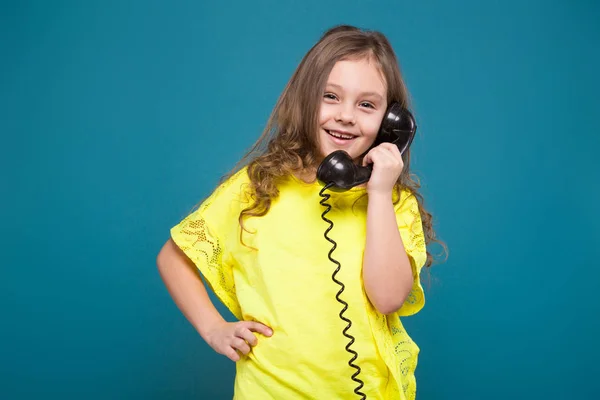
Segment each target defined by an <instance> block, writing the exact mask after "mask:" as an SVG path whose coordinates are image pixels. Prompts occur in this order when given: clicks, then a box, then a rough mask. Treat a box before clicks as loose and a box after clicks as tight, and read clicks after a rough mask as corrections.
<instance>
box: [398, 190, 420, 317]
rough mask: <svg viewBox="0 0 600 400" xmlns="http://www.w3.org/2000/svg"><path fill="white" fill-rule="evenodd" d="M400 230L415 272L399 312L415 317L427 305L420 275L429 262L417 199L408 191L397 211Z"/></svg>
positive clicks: (401, 314) (404, 193) (404, 194)
mask: <svg viewBox="0 0 600 400" xmlns="http://www.w3.org/2000/svg"><path fill="white" fill-rule="evenodd" d="M396 218H397V220H398V229H399V230H400V236H401V237H402V242H403V244H404V249H405V250H406V254H407V255H408V258H409V260H410V265H411V268H412V272H413V286H412V289H411V291H410V293H409V295H408V297H407V298H406V300H405V301H404V304H403V305H402V307H401V308H400V310H399V311H398V314H399V315H400V316H408V315H413V314H416V313H417V312H419V311H420V310H421V309H422V308H423V306H424V305H425V292H424V290H423V287H422V286H421V280H420V273H421V269H422V268H423V265H425V262H426V261H427V250H426V247H425V236H424V234H423V224H422V222H421V214H420V213H419V206H418V204H417V201H416V198H415V197H414V196H413V195H412V194H411V193H410V192H408V191H405V192H403V196H402V199H401V200H400V203H399V205H398V207H397V210H396Z"/></svg>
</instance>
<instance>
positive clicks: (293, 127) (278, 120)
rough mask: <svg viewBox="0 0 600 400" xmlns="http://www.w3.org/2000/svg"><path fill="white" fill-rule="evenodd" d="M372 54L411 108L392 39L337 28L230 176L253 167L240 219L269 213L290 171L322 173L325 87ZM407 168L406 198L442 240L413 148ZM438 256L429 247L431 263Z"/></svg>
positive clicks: (392, 94) (402, 181)
mask: <svg viewBox="0 0 600 400" xmlns="http://www.w3.org/2000/svg"><path fill="white" fill-rule="evenodd" d="M362 58H370V59H372V60H374V61H376V63H377V64H378V66H379V68H380V70H381V73H382V74H383V76H384V77H385V81H386V84H387V101H388V104H390V103H391V102H393V101H395V102H399V103H400V104H401V105H402V106H404V107H406V108H409V106H410V104H409V103H410V102H409V95H408V91H407V89H406V85H405V84H404V81H403V80H402V76H401V74H400V69H399V65H398V61H397V59H396V55H395V53H394V50H393V49H392V46H391V45H390V43H389V41H388V40H387V38H386V37H385V36H384V35H383V34H381V33H380V32H376V31H365V30H361V29H358V28H356V27H353V26H348V25H340V26H336V27H334V28H332V29H330V30H328V31H327V32H325V34H324V35H323V36H322V37H321V39H320V40H319V41H318V42H317V43H316V44H315V45H314V46H313V47H312V48H311V49H310V50H309V51H308V53H307V54H306V55H305V56H304V58H303V59H302V61H301V62H300V65H299V66H298V67H297V69H296V71H295V72H294V74H293V75H292V77H291V79H290V80H289V82H288V83H287V85H286V86H285V88H284V90H283V93H282V94H281V96H280V97H279V99H278V100H277V103H276V104H275V107H274V109H273V111H272V113H271V116H270V117H269V120H268V121H267V125H266V127H265V129H264V131H263V133H262V135H261V136H260V138H259V139H258V140H257V141H256V143H254V145H253V146H252V147H251V149H250V150H249V151H248V152H247V153H246V154H245V155H244V157H243V158H242V159H241V160H240V162H239V163H238V164H237V165H236V167H235V168H234V169H233V171H231V172H230V173H229V174H228V175H227V176H225V177H224V178H223V179H224V180H225V179H227V178H228V177H230V176H231V175H233V174H234V173H235V172H237V171H239V170H240V169H241V168H243V167H244V166H247V167H248V170H247V171H248V176H249V179H250V189H251V198H252V200H253V203H252V204H251V205H250V206H249V207H247V208H246V209H244V210H243V211H242V212H241V213H240V216H239V222H240V225H241V226H242V228H244V224H243V220H244V218H247V217H260V216H263V215H265V214H266V213H267V212H268V211H269V209H270V207H271V201H272V200H273V199H275V198H276V197H277V196H278V195H279V191H278V188H277V182H278V181H279V180H280V179H282V178H284V177H286V176H289V175H290V174H306V173H307V172H308V173H309V174H311V173H313V175H314V171H316V168H317V166H318V164H319V162H320V161H321V159H322V155H320V152H319V148H318V135H317V134H318V117H319V109H320V102H321V98H322V97H323V90H324V88H325V85H326V83H327V79H328V77H329V73H330V72H331V70H332V68H333V66H334V65H335V63H336V62H338V61H340V60H347V59H355V60H356V59H362ZM403 161H404V168H403V171H402V173H401V175H400V177H399V178H398V182H397V183H398V184H397V185H396V191H397V195H398V196H396V198H397V199H399V198H400V196H399V195H400V191H401V189H402V188H406V189H409V190H410V192H411V193H412V194H413V195H414V196H415V198H416V199H417V202H418V205H419V211H420V214H421V220H422V224H423V231H424V235H425V243H426V245H427V244H429V243H432V242H437V243H439V244H441V245H442V246H443V247H444V250H445V249H446V247H445V244H444V243H442V242H441V241H439V240H437V239H436V234H435V231H434V229H433V223H432V216H431V214H430V213H429V212H427V211H426V209H425V207H424V200H423V197H422V195H421V194H419V193H418V189H419V188H420V184H419V182H418V178H416V176H414V175H413V174H411V173H410V171H409V170H410V166H409V165H410V149H407V150H406V151H405V152H404V154H403ZM432 262H433V256H432V254H431V253H430V251H429V249H428V250H427V261H426V264H425V266H430V265H431V264H432Z"/></svg>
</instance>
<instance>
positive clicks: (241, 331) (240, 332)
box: [235, 325, 258, 346]
mask: <svg viewBox="0 0 600 400" xmlns="http://www.w3.org/2000/svg"><path fill="white" fill-rule="evenodd" d="M235 335H236V336H237V337H238V338H241V339H244V340H245V341H246V342H248V343H250V345H252V346H256V345H257V344H258V339H257V338H256V336H254V334H252V332H250V330H249V329H248V328H246V327H244V326H241V325H240V326H239V327H238V328H237V329H236V332H235Z"/></svg>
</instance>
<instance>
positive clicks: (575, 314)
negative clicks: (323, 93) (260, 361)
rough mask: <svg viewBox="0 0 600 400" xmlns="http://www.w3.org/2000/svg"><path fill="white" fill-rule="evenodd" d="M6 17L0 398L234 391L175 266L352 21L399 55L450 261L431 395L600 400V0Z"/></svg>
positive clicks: (14, 10)
mask: <svg viewBox="0 0 600 400" xmlns="http://www.w3.org/2000/svg"><path fill="white" fill-rule="evenodd" d="M0 10H1V13H0V14H1V15H0V32H1V40H0V46H1V48H0V49H1V55H0V57H1V59H2V62H1V63H0V117H1V118H0V124H1V125H0V131H1V134H2V145H1V154H0V155H1V157H0V166H1V176H2V185H1V188H2V196H1V198H0V201H1V203H2V204H1V207H0V217H1V218H2V228H3V229H2V232H3V235H2V241H1V242H2V244H1V247H2V255H1V263H2V268H1V269H0V274H1V275H0V298H1V300H2V301H1V307H2V308H1V312H2V324H1V329H0V359H1V363H0V397H2V398H4V399H39V398H42V397H43V398H49V399H50V398H52V399H53V398H62V399H229V398H231V396H232V394H233V386H232V385H233V377H234V369H235V365H234V364H233V363H232V362H230V361H229V360H228V359H226V358H224V357H223V356H220V355H218V354H216V353H214V352H213V351H212V350H211V349H210V348H209V347H208V346H207V345H206V344H205V343H204V342H203V341H202V339H201V338H200V337H199V336H198V335H197V334H196V332H195V331H194V330H193V329H192V328H191V326H190V325H189V324H188V323H187V321H186V320H185V319H184V317H183V316H182V314H181V313H180V312H179V311H178V309H177V308H176V306H175V305H174V303H173V301H172V300H171V298H170V297H169V295H168V293H167V291H166V289H165V287H164V285H163V283H162V281H161V280H160V277H159V275H158V272H157V268H156V255H157V253H158V251H159V250H160V248H161V246H162V244H163V243H164V242H165V241H166V240H167V238H168V232H169V228H170V227H171V226H172V225H174V224H176V223H177V222H178V221H179V220H180V219H181V218H183V217H184V216H185V214H186V213H187V212H188V211H189V210H190V209H191V208H192V207H193V206H194V205H195V204H196V203H197V202H198V201H200V200H201V199H202V198H203V197H204V196H206V195H207V194H209V193H210V191H211V190H212V189H213V187H214V185H215V184H216V183H217V182H218V180H219V178H220V177H221V176H222V175H223V174H224V173H226V172H227V171H228V170H229V168H230V167H232V166H233V164H234V163H235V162H236V160H237V159H238V158H239V157H240V156H241V155H242V154H243V153H244V151H245V150H246V149H247V148H248V147H249V146H250V145H251V144H252V143H253V141H254V140H255V139H256V138H257V137H258V135H259V134H260V132H261V130H262V128H263V127H264V124H265V121H266V119H267V118H268V115H269V113H270V112H271V109H272V107H273V105H274V103H275V101H276V99H277V97H278V96H279V94H280V92H281V90H282V89H283V87H284V85H285V84H286V82H287V80H288V79H289V77H290V76H291V74H292V72H293V71H294V69H295V68H296V66H297V64H298V63H299V61H300V60H301V58H302V56H303V55H304V53H305V52H306V51H308V49H309V48H310V47H311V46H312V45H313V43H314V42H316V41H317V40H318V38H319V36H320V35H321V34H322V33H323V32H324V30H326V29H327V28H329V27H331V26H333V25H336V24H340V23H348V24H355V25H358V26H360V27H364V28H372V29H377V30H381V31H382V32H384V33H385V34H386V35H388V37H389V39H390V40H391V42H392V44H393V46H394V48H395V50H396V52H397V54H398V57H399V59H400V61H401V65H402V71H403V73H404V76H405V79H406V82H407V84H408V87H409V90H410V92H411V94H412V97H413V103H414V113H415V116H416V117H417V120H418V123H419V131H418V135H417V137H416V139H415V141H414V146H413V165H412V168H413V170H414V172H415V173H417V174H418V175H419V177H420V178H421V182H422V184H423V194H424V195H425V197H426V201H427V203H426V204H427V206H428V208H429V209H430V210H431V211H432V212H433V214H434V217H435V224H436V228H437V230H438V234H439V236H440V237H441V238H442V239H443V240H445V241H446V242H447V244H448V246H449V249H450V253H449V258H448V260H447V262H445V263H443V264H439V265H435V266H434V267H433V268H431V269H430V274H429V277H428V276H427V275H425V277H424V280H425V285H426V287H427V304H426V307H425V308H424V309H423V311H422V312H421V313H419V314H417V315H416V316H414V317H410V318H406V320H405V324H406V325H407V327H408V329H409V332H410V334H411V336H412V337H413V338H414V340H415V341H416V342H417V343H418V344H419V346H420V348H421V354H420V362H419V367H418V370H417V379H418V388H419V389H418V398H419V399H422V400H428V399H435V400H442V399H448V400H454V399H489V400H492V399H546V398H553V399H598V398H600V389H599V386H598V373H599V372H600V367H599V366H598V365H599V364H598V359H600V349H599V346H598V338H600V327H599V326H598V316H599V315H600V301H599V300H598V294H599V293H600V284H599V282H600V272H599V261H598V254H599V251H598V250H599V247H600V235H599V232H600V216H599V214H600V213H599V212H598V207H599V205H600V185H599V182H600V179H599V178H600V177H599V172H600V165H599V162H598V161H597V159H596V153H597V152H598V148H599V147H600V139H599V134H600V129H599V128H600V124H599V123H598V119H597V118H598V115H599V112H598V110H599V109H600V102H599V96H598V94H599V92H600V85H599V78H598V71H600V55H599V54H600V52H599V50H598V49H599V48H600V24H599V23H598V21H600V6H599V5H598V3H597V2H593V1H584V0H581V1H551V2H547V1H539V0H537V1H529V2H521V1H516V0H507V1H503V2H499V1H493V2H480V1H474V0H468V1H458V2H414V1H411V2H409V1H381V2H376V1H360V2H348V1H332V2H321V1H302V2H300V1H297V2H275V1H272V2H265V1H253V2H243V1H230V2H193V1H173V2H166V1H165V2H159V1H102V2H91V1H90V2H84V1H72V2H68V1H55V2H46V1H21V2H12V3H9V2H2V6H1V8H0ZM432 250H433V251H438V250H439V248H433V249H432ZM219 310H221V311H222V312H223V313H225V316H226V317H227V318H232V316H231V315H230V314H228V313H227V312H226V311H225V310H224V308H223V307H222V306H221V305H219ZM307 323H310V322H309V321H307ZM298 351H302V349H298Z"/></svg>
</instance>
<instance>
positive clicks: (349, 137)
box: [327, 131, 354, 139]
mask: <svg viewBox="0 0 600 400" xmlns="http://www.w3.org/2000/svg"><path fill="white" fill-rule="evenodd" d="M327 132H328V133H329V134H330V135H331V136H333V137H336V138H339V139H354V136H351V135H344V134H342V133H338V132H335V131H327Z"/></svg>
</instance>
